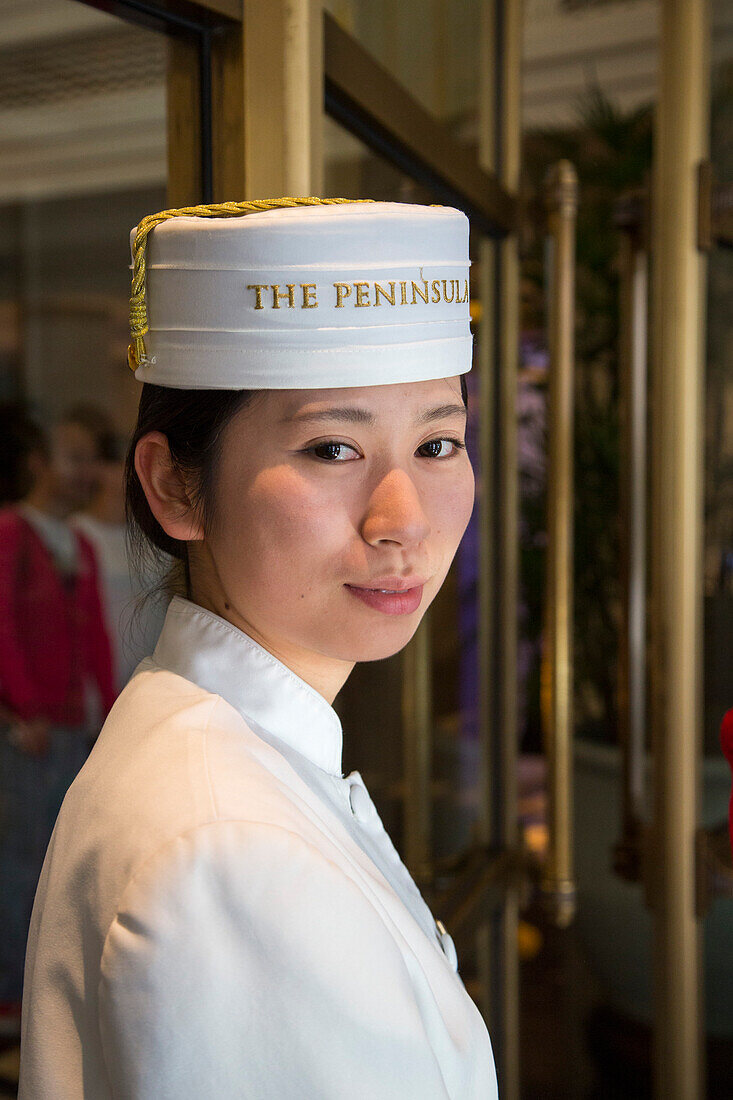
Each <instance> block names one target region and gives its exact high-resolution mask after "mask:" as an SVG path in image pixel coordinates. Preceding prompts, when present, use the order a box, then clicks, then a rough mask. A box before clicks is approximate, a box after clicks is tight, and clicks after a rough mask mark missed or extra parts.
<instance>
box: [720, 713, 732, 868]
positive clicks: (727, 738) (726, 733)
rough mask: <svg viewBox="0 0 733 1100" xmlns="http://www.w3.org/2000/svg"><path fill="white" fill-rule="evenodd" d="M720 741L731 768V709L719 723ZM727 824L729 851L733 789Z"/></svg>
mask: <svg viewBox="0 0 733 1100" xmlns="http://www.w3.org/2000/svg"><path fill="white" fill-rule="evenodd" d="M720 743H721V745H722V746H723V752H724V753H725V755H726V756H727V758H728V763H729V764H730V766H731V768H732V769H733V709H731V710H728V711H726V712H725V714H724V715H723V721H722V722H721V724H720ZM728 824H729V826H730V846H731V852H733V791H731V796H730V805H729V809H728Z"/></svg>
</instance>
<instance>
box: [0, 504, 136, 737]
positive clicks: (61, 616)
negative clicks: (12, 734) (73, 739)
mask: <svg viewBox="0 0 733 1100" xmlns="http://www.w3.org/2000/svg"><path fill="white" fill-rule="evenodd" d="M74 534H75V537H76V539H77V545H78V549H79V555H80V569H79V572H78V573H77V575H76V577H75V578H74V579H73V581H72V582H71V584H70V585H66V584H65V583H64V581H63V580H62V578H61V575H60V573H59V571H58V569H57V568H56V565H55V564H54V561H53V558H52V557H51V554H50V552H49V550H48V549H47V547H46V546H45V544H44V542H43V541H42V539H41V538H40V537H39V536H38V534H37V533H36V531H35V530H34V528H33V527H32V526H31V524H29V523H28V521H27V520H26V519H24V517H23V516H22V515H21V514H20V513H19V512H17V511H16V510H15V509H14V508H2V509H0V702H2V704H3V705H4V707H6V708H7V709H8V710H10V711H12V712H13V713H15V714H17V715H18V716H19V717H20V718H26V719H28V718H45V719H47V720H48V721H49V722H50V723H51V724H53V725H61V726H79V725H82V724H83V723H84V720H85V717H86V708H85V700H84V681H85V679H86V678H90V679H91V680H92V681H93V682H94V683H95V684H96V685H97V687H98V689H99V693H100V696H101V700H102V706H103V708H104V712H105V714H106V713H107V712H108V711H109V709H110V707H111V706H112V704H113V702H114V701H115V696H116V692H115V688H114V682H113V673H112V654H111V650H110V643H109V639H108V637H107V632H106V630H105V626H104V618H103V612H102V606H101V602H100V597H99V586H98V581H97V566H96V561H95V558H94V550H93V549H92V546H91V543H90V542H89V541H88V540H87V539H86V538H84V536H83V535H82V534H80V533H79V532H78V531H75V532H74Z"/></svg>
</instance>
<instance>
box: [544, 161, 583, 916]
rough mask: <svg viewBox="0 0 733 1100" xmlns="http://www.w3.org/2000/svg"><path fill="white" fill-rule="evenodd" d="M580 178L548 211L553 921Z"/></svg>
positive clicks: (567, 826) (566, 738)
mask: <svg viewBox="0 0 733 1100" xmlns="http://www.w3.org/2000/svg"><path fill="white" fill-rule="evenodd" d="M577 194H578V180H577V175H576V172H575V169H574V168H573V166H572V164H570V162H569V161H560V162H559V163H558V164H556V165H555V166H554V167H553V168H551V169H550V172H549V173H548V177H547V180H546V195H545V201H546V204H547V210H548V228H549V235H548V244H549V246H550V256H549V264H548V267H549V272H548V274H549V283H550V285H549V307H550V324H549V337H550V384H549V409H548V414H549V420H548V423H549V430H548V450H549V454H548V489H547V496H548V520H547V592H546V602H545V624H544V642H543V653H542V662H541V673H540V676H541V707H542V721H543V732H544V736H545V743H546V753H547V761H548V795H549V811H550V812H549V818H550V839H549V846H548V856H547V862H546V866H545V871H544V874H543V881H542V890H543V894H544V896H545V900H546V902H547V904H548V908H549V909H550V912H551V915H552V918H553V920H554V921H555V923H556V924H558V925H559V926H560V927H565V926H567V925H568V924H569V923H570V922H571V921H572V919H573V916H574V914H575V882H574V879H573V809H572V806H573V791H572V774H573V771H572V753H573V694H572V692H573V677H572V632H573V585H572V575H573V573H572V570H573V375H574V347H575V345H574V318H575V301H574V299H575V217H576V210H577Z"/></svg>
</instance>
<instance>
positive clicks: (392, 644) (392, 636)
mask: <svg viewBox="0 0 733 1100" xmlns="http://www.w3.org/2000/svg"><path fill="white" fill-rule="evenodd" d="M420 618H421V617H418V616H417V615H410V616H409V619H410V622H409V623H408V622H406V621H403V622H402V623H401V624H400V627H401V629H395V628H394V627H393V628H392V629H391V630H383V631H380V630H379V629H378V628H377V627H374V628H373V631H371V632H370V633H369V634H368V635H366V636H363V637H361V638H358V639H355V640H354V642H353V643H352V644H351V645H348V646H346V647H344V646H343V645H341V646H339V647H338V654H335V653H334V654H333V656H338V657H339V659H340V660H342V661H353V662H354V663H355V664H361V663H362V662H364V661H385V660H386V659H387V658H388V657H394V655H395V654H396V653H399V652H400V651H401V650H403V649H404V648H405V646H406V645H407V644H408V642H409V641H410V640H411V638H412V637H413V635H414V633H415V631H416V630H417V628H418V626H419V625H420Z"/></svg>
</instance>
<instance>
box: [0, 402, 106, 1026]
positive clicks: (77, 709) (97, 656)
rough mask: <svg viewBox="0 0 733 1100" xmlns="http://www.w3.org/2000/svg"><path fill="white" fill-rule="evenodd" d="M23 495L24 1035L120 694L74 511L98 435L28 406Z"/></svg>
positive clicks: (13, 844)
mask: <svg viewBox="0 0 733 1100" xmlns="http://www.w3.org/2000/svg"><path fill="white" fill-rule="evenodd" d="M17 417H18V419H17V422H16V424H15V426H14V432H13V434H14V436H15V440H16V444H17V448H18V451H17V453H16V454H15V456H14V461H15V465H16V475H17V479H18V480H17V485H18V488H21V487H22V492H23V495H22V497H21V499H20V500H17V501H15V502H14V503H12V504H10V505H8V506H6V507H4V508H1V509H0V1018H1V1019H2V1021H3V1024H4V1029H5V1030H7V1031H12V1030H13V1022H14V1021H15V1027H16V1029H17V1031H19V1030H20V1000H21V992H22V985H23V958H24V954H25V946H26V936H27V934H28V924H29V921H30V917H31V908H32V906H33V895H34V892H35V889H36V885H37V883H38V877H39V875H40V873H41V866H42V864H43V858H44V855H45V852H46V847H47V845H48V842H49V838H50V836H51V831H52V829H53V826H54V822H55V820H56V815H57V814H58V812H59V808H60V806H61V803H62V800H63V798H64V795H65V794H66V791H67V789H68V787H69V784H70V783H71V781H72V780H73V779H74V777H75V776H76V774H77V772H78V771H79V769H80V767H81V766H82V764H83V763H84V760H85V759H86V757H87V754H88V752H89V746H90V742H91V740H92V739H93V737H95V736H96V734H97V732H98V730H99V725H101V721H100V722H99V724H97V725H96V726H95V725H93V720H92V710H93V712H94V714H97V715H98V714H99V713H100V712H101V715H102V720H103V719H104V717H105V716H106V714H107V712H108V711H109V709H110V707H111V706H112V703H113V702H114V699H115V693H114V690H113V685H112V666H111V657H110V650H109V644H108V640H107V635H106V633H105V628H104V622H103V618H102V609H101V606H100V599H99V590H98V583H97V567H96V563H95V559H94V552H93V550H92V547H91V545H90V543H89V542H88V541H87V540H86V539H85V538H84V537H83V536H81V535H78V534H75V533H74V531H73V530H72V529H71V527H70V526H69V523H68V516H69V514H70V512H71V511H72V510H73V509H74V508H76V507H78V506H79V505H80V504H83V503H85V502H86V496H87V494H88V493H90V492H91V491H92V490H93V487H94V483H93V477H94V452H93V440H92V438H91V436H90V435H89V434H88V433H87V432H86V430H85V429H84V428H83V427H82V426H81V425H80V424H79V423H77V422H76V420H75V419H74V417H73V415H71V414H66V415H65V416H64V417H62V419H61V420H60V421H59V422H58V423H56V424H55V425H54V426H53V428H52V430H51V432H50V435H49V438H48V439H46V437H45V435H44V434H43V433H41V431H40V429H39V428H37V427H36V426H35V425H33V424H32V422H30V421H29V420H27V419H26V418H24V417H23V415H22V413H21V412H20V410H18V414H17Z"/></svg>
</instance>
